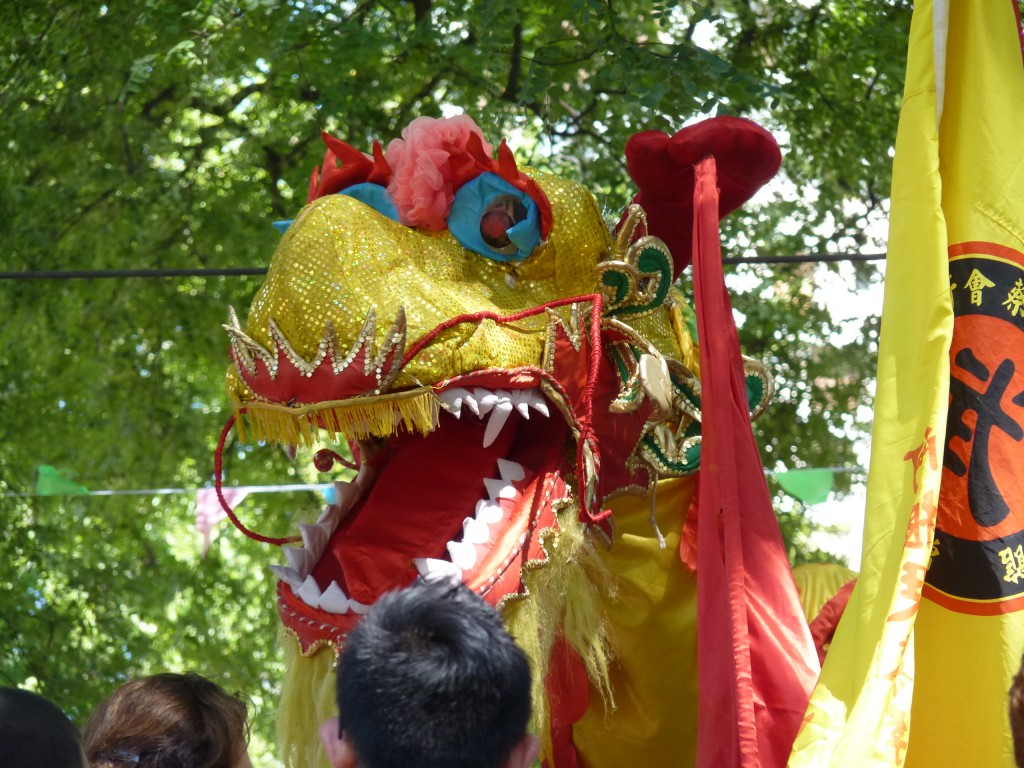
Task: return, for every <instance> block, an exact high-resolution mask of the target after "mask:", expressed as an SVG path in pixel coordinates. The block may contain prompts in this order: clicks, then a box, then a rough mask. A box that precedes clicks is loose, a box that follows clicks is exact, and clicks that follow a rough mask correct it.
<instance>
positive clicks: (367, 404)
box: [231, 387, 441, 446]
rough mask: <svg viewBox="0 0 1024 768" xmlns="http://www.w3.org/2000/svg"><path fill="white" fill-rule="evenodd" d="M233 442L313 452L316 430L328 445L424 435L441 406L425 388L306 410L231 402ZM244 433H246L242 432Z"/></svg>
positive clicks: (305, 407)
mask: <svg viewBox="0 0 1024 768" xmlns="http://www.w3.org/2000/svg"><path fill="white" fill-rule="evenodd" d="M231 408H232V410H233V411H234V414H235V425H236V427H235V428H236V430H237V432H238V439H239V440H241V441H242V442H247V441H248V439H249V438H250V437H251V438H252V439H254V440H257V441H262V440H265V441H267V442H269V443H282V444H284V445H306V446H312V445H315V444H316V443H317V442H318V436H319V430H320V429H323V430H324V431H326V432H327V437H328V439H330V440H335V439H337V438H338V436H339V435H345V436H347V437H350V438H354V439H361V438H366V437H387V436H388V435H390V434H392V433H394V432H395V431H396V429H398V428H399V427H401V428H404V429H405V430H407V431H409V432H414V431H415V432H420V433H422V434H427V433H429V432H431V431H433V430H434V429H435V428H436V427H437V420H438V416H439V414H440V411H441V402H440V401H439V400H438V399H437V397H435V396H434V391H433V389H431V388H430V387H421V388H420V389H413V390H409V391H407V392H398V393H394V394H389V395H375V396H373V397H352V398H349V399H347V400H331V401H327V402H322V403H313V404H311V405H300V406H295V407H292V406H287V405H279V404H277V403H268V402H264V401H261V400H250V401H248V402H247V403H244V404H243V403H240V402H232V404H231ZM246 427H248V429H247V428H246Z"/></svg>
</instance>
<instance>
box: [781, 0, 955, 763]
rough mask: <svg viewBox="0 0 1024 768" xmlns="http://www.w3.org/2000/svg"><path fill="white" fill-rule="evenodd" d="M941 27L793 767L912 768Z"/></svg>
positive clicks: (930, 380)
mask: <svg viewBox="0 0 1024 768" xmlns="http://www.w3.org/2000/svg"><path fill="white" fill-rule="evenodd" d="M936 22H937V20H936V19H935V17H934V16H933V8H932V5H931V3H929V2H919V3H918V4H917V5H916V7H915V11H914V17H913V22H912V25H911V30H910V46H909V52H908V61H907V82H906V88H905V91H904V99H903V109H902V111H901V113H900V124H899V130H898V132H897V139H896V161H895V165H894V167H893V187H892V209H891V218H890V229H889V248H888V258H887V260H886V284H885V298H884V301H883V307H882V331H881V339H880V343H879V352H878V382H877V388H876V394H875V426H874V430H873V433H872V451H871V465H870V468H869V474H868V497H867V509H866V512H865V527H864V549H863V559H862V565H861V573H860V578H859V580H858V584H857V587H856V588H855V589H854V591H853V594H852V595H851V597H850V602H849V604H848V606H847V609H846V612H845V614H844V616H843V619H842V621H841V622H840V624H839V628H838V630H837V631H836V635H835V638H834V639H833V642H832V645H831V648H830V650H829V653H828V656H827V657H826V659H825V665H824V668H823V669H822V673H821V678H820V679H819V682H818V685H817V686H816V688H815V690H814V693H813V694H812V696H811V703H810V705H809V707H808V710H807V714H806V716H805V718H804V725H803V728H802V730H801V731H800V734H799V735H798V736H797V740H796V744H795V745H794V748H793V754H792V756H791V758H790V763H789V764H790V766H792V767H793V768H821V767H822V766H842V768H849V767H851V766H857V767H858V768H862V767H863V768H867V767H868V766H885V767H886V768H890V767H891V766H902V765H903V763H904V760H905V759H906V751H907V745H908V736H909V733H910V707H911V697H912V695H913V686H914V646H913V642H912V640H913V633H914V620H915V618H916V613H917V608H918V604H919V601H920V595H921V589H922V586H923V583H924V573H925V569H926V568H927V563H928V556H929V552H930V549H931V538H932V523H933V521H934V514H935V508H936V500H937V499H938V494H939V478H940V472H939V468H940V462H941V460H942V436H943V435H944V434H945V424H946V410H947V398H948V382H949V357H948V353H949V344H950V338H951V334H952V310H951V302H950V294H949V276H948V271H947V267H946V247H947V239H946V220H945V217H944V215H943V210H942V194H943V179H942V178H941V176H940V172H939V143H940V142H939V130H938V123H939V114H940V109H941V102H940V97H941V91H940V88H941V78H940V82H939V83H937V82H936V62H937V60H938V61H939V62H941V58H942V54H943V50H942V47H941V43H940V47H939V50H936V46H935V30H936V26H939V27H940V28H941V27H942V19H941V17H940V19H939V20H938V24H937V23H936ZM940 71H941V70H940ZM938 765H952V764H951V763H938Z"/></svg>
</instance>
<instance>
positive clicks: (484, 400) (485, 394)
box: [476, 389, 501, 416]
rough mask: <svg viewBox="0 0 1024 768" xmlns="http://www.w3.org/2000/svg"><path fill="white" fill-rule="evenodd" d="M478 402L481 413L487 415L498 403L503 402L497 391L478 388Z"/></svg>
mask: <svg viewBox="0 0 1024 768" xmlns="http://www.w3.org/2000/svg"><path fill="white" fill-rule="evenodd" d="M476 392H477V398H476V399H477V402H478V403H479V404H480V415H481V416H486V415H487V414H488V413H490V412H491V409H492V408H494V406H496V405H497V404H498V403H500V402H501V398H500V397H499V396H498V393H497V392H491V391H490V390H488V389H478V390H477V391H476Z"/></svg>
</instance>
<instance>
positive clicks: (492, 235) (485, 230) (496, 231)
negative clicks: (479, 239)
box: [480, 208, 515, 247]
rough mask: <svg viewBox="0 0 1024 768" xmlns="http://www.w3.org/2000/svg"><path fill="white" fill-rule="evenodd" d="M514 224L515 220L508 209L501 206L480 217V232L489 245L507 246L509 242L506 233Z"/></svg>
mask: <svg viewBox="0 0 1024 768" xmlns="http://www.w3.org/2000/svg"><path fill="white" fill-rule="evenodd" d="M513 224H515V221H514V220H513V219H512V216H510V215H509V213H508V211H506V210H504V209H500V208H499V209H494V210H490V211H488V212H487V213H485V214H484V215H483V218H482V219H480V234H481V235H483V238H484V240H486V241H487V244H488V245H492V246H498V247H501V246H505V245H508V243H509V239H508V235H507V234H506V233H507V232H508V229H509V227H511V226H512V225H513Z"/></svg>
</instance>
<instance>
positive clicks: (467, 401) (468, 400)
mask: <svg viewBox="0 0 1024 768" xmlns="http://www.w3.org/2000/svg"><path fill="white" fill-rule="evenodd" d="M462 402H463V404H464V405H465V406H466V407H467V408H469V410H471V411H472V412H473V415H474V416H479V415H480V404H479V403H478V402H477V401H476V397H475V396H474V395H472V394H470V393H469V392H467V393H466V395H465V397H463V398H462Z"/></svg>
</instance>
